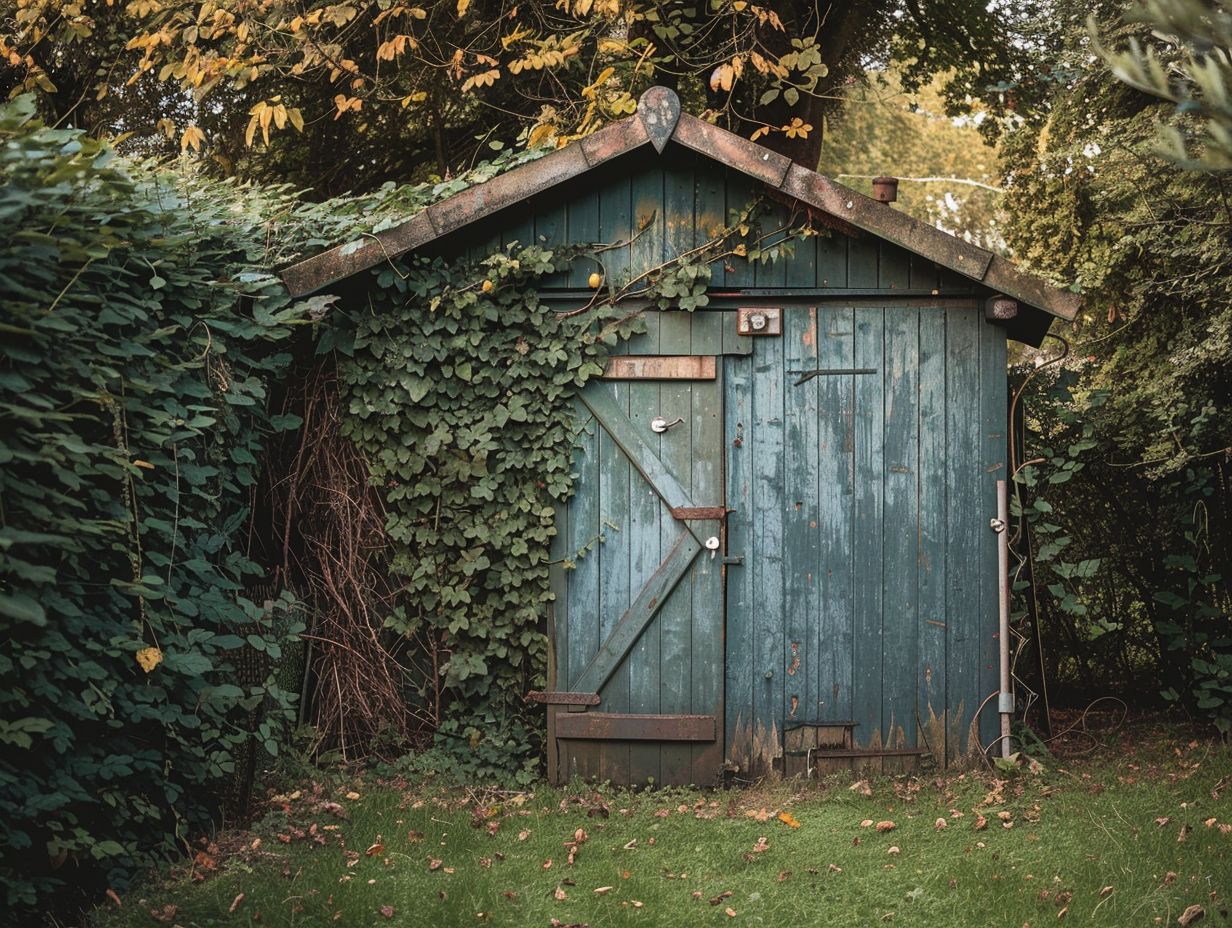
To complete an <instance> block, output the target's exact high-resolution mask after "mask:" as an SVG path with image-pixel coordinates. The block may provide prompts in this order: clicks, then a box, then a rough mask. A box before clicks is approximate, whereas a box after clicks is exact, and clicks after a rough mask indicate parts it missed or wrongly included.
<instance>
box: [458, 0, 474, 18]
mask: <svg viewBox="0 0 1232 928" xmlns="http://www.w3.org/2000/svg"><path fill="white" fill-rule="evenodd" d="M470 7H471V0H458V19H461V18H462V17H463V16H465V15H466V11H467V10H469V9H470Z"/></svg>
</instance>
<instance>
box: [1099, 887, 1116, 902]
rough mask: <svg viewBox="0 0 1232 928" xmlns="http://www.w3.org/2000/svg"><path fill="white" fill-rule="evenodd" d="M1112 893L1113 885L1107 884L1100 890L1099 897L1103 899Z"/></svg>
mask: <svg viewBox="0 0 1232 928" xmlns="http://www.w3.org/2000/svg"><path fill="white" fill-rule="evenodd" d="M1112 893H1113V889H1112V887H1111V886H1105V887H1104V888H1103V889H1101V890H1100V891H1099V897H1100V898H1101V899H1103V898H1105V897H1107V896H1111V895H1112Z"/></svg>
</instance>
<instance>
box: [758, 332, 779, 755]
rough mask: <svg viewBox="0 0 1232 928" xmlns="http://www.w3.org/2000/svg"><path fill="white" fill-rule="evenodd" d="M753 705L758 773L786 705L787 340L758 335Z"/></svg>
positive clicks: (775, 749)
mask: <svg viewBox="0 0 1232 928" xmlns="http://www.w3.org/2000/svg"><path fill="white" fill-rule="evenodd" d="M753 369H754V371H755V380H754V382H753V429H754V432H753V436H752V438H753V545H752V550H751V551H749V552H748V553H749V554H750V555H751V556H753V557H754V558H755V560H756V561H757V570H756V572H755V573H754V574H753V602H754V603H755V604H756V605H755V607H754V612H753V652H752V658H753V660H752V667H751V668H750V670H751V671H752V673H753V686H754V690H753V705H754V710H755V715H756V719H757V724H756V725H755V727H754V744H755V746H759V747H755V750H756V751H757V753H759V754H760V757H758V758H757V764H758V767H757V770H758V773H759V774H767V773H771V772H773V771H774V770H775V769H776V765H777V764H780V763H781V754H782V743H781V739H782V724H783V719H784V717H785V715H786V712H785V709H784V688H785V683H784V677H785V674H784V672H783V668H784V655H785V654H786V653H787V647H786V644H785V642H784V638H783V632H784V629H783V614H784V607H785V603H784V601H783V579H784V577H783V574H784V568H785V563H784V535H783V530H784V525H783V520H784V517H785V515H786V508H787V501H786V500H785V498H784V496H783V493H784V489H785V487H784V481H783V462H784V452H785V448H784V437H785V436H784V422H783V419H784V411H783V402H784V400H783V375H782V370H783V339H782V338H761V339H758V344H757V353H756V354H755V355H754V358H753Z"/></svg>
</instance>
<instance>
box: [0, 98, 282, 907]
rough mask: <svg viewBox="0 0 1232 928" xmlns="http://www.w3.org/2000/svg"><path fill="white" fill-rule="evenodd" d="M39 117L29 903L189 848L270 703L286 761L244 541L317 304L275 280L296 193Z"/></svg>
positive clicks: (19, 600) (21, 558)
mask: <svg viewBox="0 0 1232 928" xmlns="http://www.w3.org/2000/svg"><path fill="white" fill-rule="evenodd" d="M32 110H33V108H32V107H31V106H29V105H26V103H24V102H23V101H20V100H19V101H17V103H16V104H11V105H8V106H6V107H4V108H3V109H0V228H3V230H4V243H3V246H0V641H2V642H3V643H2V644H0V681H2V682H0V883H3V890H2V891H0V899H3V900H4V902H5V906H6V907H7V908H9V909H15V910H18V911H21V910H31V909H35V908H42V907H44V906H47V905H50V904H51V903H50V900H52V898H53V896H54V897H55V898H56V901H57V903H63V902H65V901H66V898H67V896H70V895H72V894H63V893H61V892H60V891H61V890H62V889H63V888H65V887H68V888H71V889H75V890H85V891H87V892H93V893H95V894H97V893H101V890H102V889H103V888H105V887H108V886H110V887H113V888H115V889H117V890H123V889H124V887H125V885H126V883H127V880H128V879H129V878H130V876H131V875H132V873H133V872H134V870H135V868H137V867H138V866H139V865H141V864H142V863H144V862H148V861H152V860H154V859H156V858H158V857H160V856H165V855H166V854H169V853H173V852H175V851H176V850H177V848H178V849H180V850H182V849H183V846H184V842H185V841H186V840H187V839H188V838H189V837H190V836H191V835H192V834H193V833H194V831H198V830H199V829H201V828H202V827H203V826H205V825H206V824H207V822H208V821H209V820H210V817H211V815H212V813H214V812H215V810H216V796H217V794H218V792H219V787H220V786H221V785H223V784H225V782H226V779H227V778H228V776H229V774H231V772H232V771H233V769H234V765H235V757H236V752H237V748H239V747H240V746H241V745H242V744H243V743H244V742H245V741H246V740H248V739H249V738H250V737H252V736H251V735H250V734H249V733H248V732H247V731H246V728H245V725H244V724H242V722H243V720H245V719H246V718H247V717H248V710H250V709H252V708H253V707H254V706H256V705H258V704H262V705H264V706H265V708H266V712H265V721H264V722H263V723H262V726H261V729H260V731H259V732H257V733H256V735H255V737H256V738H257V740H258V741H259V742H261V743H263V744H264V745H265V747H266V748H267V749H268V750H270V751H273V750H276V746H277V741H276V730H275V729H276V727H277V726H278V724H279V721H280V716H281V715H286V714H287V713H288V712H289V710H290V706H291V702H292V700H291V698H290V697H289V696H288V694H286V693H283V692H282V691H281V690H279V689H278V688H277V686H276V685H275V684H274V682H273V680H272V678H271V679H267V680H266V681H265V682H264V683H257V684H256V685H245V686H241V685H239V681H241V680H243V677H242V676H241V675H240V673H239V670H238V661H239V660H240V659H241V657H242V655H244V654H245V649H249V648H255V649H257V650H259V651H262V652H265V653H266V654H267V655H270V656H274V657H276V656H277V654H278V651H279V642H278V641H275V640H274V637H273V636H272V635H270V634H269V631H270V628H271V623H272V622H273V621H274V620H275V618H279V624H280V627H281V628H282V629H284V630H285V628H286V625H287V622H286V616H285V614H284V615H282V616H281V617H279V616H277V615H276V614H277V613H278V611H279V610H280V609H283V608H286V607H288V606H289V601H288V599H287V598H286V597H285V596H282V597H280V596H279V595H278V592H277V591H274V593H273V594H272V595H271V594H270V593H269V592H268V591H267V592H266V593H265V594H263V595H262V596H261V598H260V601H258V600H257V599H256V598H254V597H252V596H249V595H246V592H245V591H246V589H248V588H249V585H250V583H251V581H252V580H253V579H254V578H256V577H257V576H258V574H259V573H260V571H259V568H258V565H256V564H255V563H254V562H253V561H252V560H251V559H250V557H249V554H248V543H249V539H248V537H247V534H246V532H247V524H248V516H249V509H250V505H251V496H252V492H253V487H254V485H255V484H256V482H257V469H258V461H259V460H260V458H261V455H262V449H263V447H264V446H265V444H266V442H267V440H268V439H269V437H270V435H271V434H272V433H274V432H277V431H279V430H283V429H290V428H294V427H295V426H296V425H297V422H296V421H295V420H294V419H293V418H287V417H279V416H276V415H271V414H270V413H269V412H268V411H267V402H266V401H267V396H268V395H269V391H270V386H271V384H272V383H274V382H276V381H277V380H278V379H279V378H280V377H281V376H282V374H283V372H284V371H285V369H286V367H287V364H288V361H289V357H290V356H289V354H288V353H287V352H286V351H285V350H284V346H285V345H286V344H287V343H288V337H289V336H290V334H291V332H292V327H293V326H294V325H295V324H296V323H297V322H299V321H301V316H302V315H303V312H304V309H305V306H304V304H298V305H292V304H291V303H290V301H289V300H288V298H287V297H286V293H285V290H283V288H282V287H281V286H280V285H279V283H278V282H277V280H276V278H274V277H273V276H272V275H271V274H270V273H269V272H267V271H265V270H262V268H263V267H265V266H266V262H267V257H268V255H267V251H266V239H267V231H268V230H267V216H269V215H271V214H277V213H278V212H279V211H285V210H286V209H287V208H288V204H289V203H290V202H292V201H291V200H290V199H289V198H288V197H287V196H286V194H285V193H280V192H277V191H276V192H275V193H274V194H271V195H268V196H259V195H257V193H256V191H253V190H251V189H240V188H238V187H236V186H234V185H228V184H221V185H220V184H218V183H216V182H215V183H207V182H204V181H197V180H193V179H191V178H186V177H185V176H182V175H180V174H177V173H174V172H172V171H169V170H164V169H159V168H156V167H153V166H144V165H134V164H132V163H124V162H123V161H122V160H121V159H118V158H116V156H115V153H114V151H113V149H112V148H111V147H109V146H108V145H107V144H104V143H99V142H96V141H92V140H90V139H88V138H86V137H84V136H83V135H81V134H79V133H76V132H72V131H65V130H56V129H50V128H46V127H43V126H40V125H38V124H37V123H34V122H33V121H32ZM269 600H273V601H272V602H270V601H269ZM56 894H59V895H56ZM4 920H5V919H3V918H0V921H4ZM10 923H11V922H10Z"/></svg>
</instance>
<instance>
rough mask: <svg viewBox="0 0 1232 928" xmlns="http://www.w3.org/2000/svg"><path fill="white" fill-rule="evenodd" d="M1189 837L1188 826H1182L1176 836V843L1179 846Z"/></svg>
mask: <svg viewBox="0 0 1232 928" xmlns="http://www.w3.org/2000/svg"><path fill="white" fill-rule="evenodd" d="M1188 837H1189V825H1182V826H1181V831H1180V833H1179V834H1178V835H1177V836H1176V843H1177V844H1180V843H1181V842H1182V841H1184V840H1185V839H1186V838H1188Z"/></svg>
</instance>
